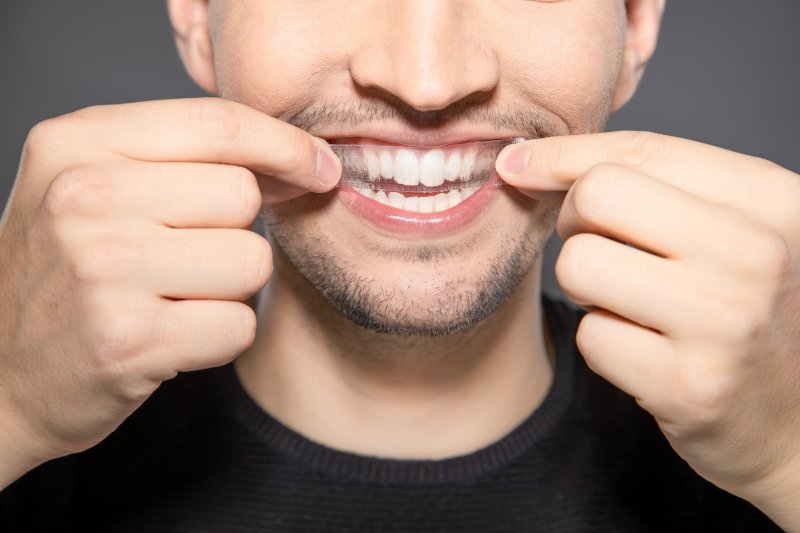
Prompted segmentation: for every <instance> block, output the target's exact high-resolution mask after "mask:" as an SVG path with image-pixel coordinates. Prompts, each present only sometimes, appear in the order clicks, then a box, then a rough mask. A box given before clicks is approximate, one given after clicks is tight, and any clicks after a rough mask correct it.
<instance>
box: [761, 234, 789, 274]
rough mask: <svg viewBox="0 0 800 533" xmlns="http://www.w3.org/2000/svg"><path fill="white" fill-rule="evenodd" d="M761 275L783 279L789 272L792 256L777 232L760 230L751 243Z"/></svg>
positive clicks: (786, 244)
mask: <svg viewBox="0 0 800 533" xmlns="http://www.w3.org/2000/svg"><path fill="white" fill-rule="evenodd" d="M751 246H752V249H753V255H754V256H755V258H756V259H757V261H758V263H759V267H760V271H761V273H762V274H764V275H766V276H767V277H768V278H769V279H784V278H785V277H786V276H787V275H788V274H789V273H790V271H791V263H792V255H791V249H790V247H789V244H788V243H787V242H786V239H784V238H783V236H781V235H780V234H779V233H778V232H776V231H773V230H771V229H766V228H764V229H760V230H759V231H758V235H757V236H756V237H755V238H754V239H753V240H752V243H751Z"/></svg>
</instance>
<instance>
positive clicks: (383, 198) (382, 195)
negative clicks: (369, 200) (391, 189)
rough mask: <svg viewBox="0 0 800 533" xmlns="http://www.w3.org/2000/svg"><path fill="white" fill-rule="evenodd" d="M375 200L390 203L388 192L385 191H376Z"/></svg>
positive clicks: (385, 203)
mask: <svg viewBox="0 0 800 533" xmlns="http://www.w3.org/2000/svg"><path fill="white" fill-rule="evenodd" d="M375 201H376V202H380V203H382V204H383V205H389V198H388V197H387V196H386V193H385V192H383V191H378V192H376V193H375Z"/></svg>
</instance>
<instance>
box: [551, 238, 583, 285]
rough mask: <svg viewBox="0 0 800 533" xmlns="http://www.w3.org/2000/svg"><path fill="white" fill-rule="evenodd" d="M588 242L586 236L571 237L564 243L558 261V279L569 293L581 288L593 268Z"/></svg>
mask: <svg viewBox="0 0 800 533" xmlns="http://www.w3.org/2000/svg"><path fill="white" fill-rule="evenodd" d="M588 241H589V236H588V235H586V234H578V235H575V236H574V237H570V238H569V239H567V240H566V241H565V242H564V245H563V246H562V248H561V253H560V254H559V256H558V259H557V260H556V266H555V273H556V278H557V279H558V282H559V284H560V285H561V288H563V289H564V291H565V292H567V293H570V292H572V291H573V290H574V289H576V288H577V287H578V286H579V284H580V281H581V279H583V277H585V276H586V271H587V269H590V268H591V265H590V264H589V261H588V260H587V251H586V247H587V245H588V244H589V242H588Z"/></svg>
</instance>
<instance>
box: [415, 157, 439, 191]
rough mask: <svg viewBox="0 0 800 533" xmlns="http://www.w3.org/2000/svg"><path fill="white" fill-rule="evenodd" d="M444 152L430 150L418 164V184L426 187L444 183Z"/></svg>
mask: <svg viewBox="0 0 800 533" xmlns="http://www.w3.org/2000/svg"><path fill="white" fill-rule="evenodd" d="M444 165H445V163H444V152H442V151H441V150H431V151H430V152H427V153H426V154H425V155H423V156H422V159H420V162H419V182H420V183H422V184H423V185H426V186H428V187H436V186H438V185H441V184H442V183H444Z"/></svg>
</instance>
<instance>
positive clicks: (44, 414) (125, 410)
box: [0, 99, 340, 488]
mask: <svg viewBox="0 0 800 533" xmlns="http://www.w3.org/2000/svg"><path fill="white" fill-rule="evenodd" d="M339 172H340V166H339V163H338V160H337V159H336V157H335V156H334V155H333V152H331V151H330V150H329V148H327V147H326V144H325V143H324V141H322V140H319V139H315V138H313V137H311V136H310V135H308V134H307V133H306V132H304V131H302V130H300V129H297V128H295V127H293V126H290V125H288V124H286V123H283V122H281V121H279V120H277V119H274V118H272V117H269V116H267V115H264V114H262V113H259V112H257V111H255V110H253V109H250V108H248V107H246V106H243V105H240V104H235V103H232V102H226V101H223V100H218V99H198V100H182V101H181V100H176V101H162V102H148V103H140V104H129V105H121V106H108V107H96V108H90V109H86V110H83V111H79V112H76V113H73V114H70V115H66V116H64V117H60V118H56V119H51V120H48V121H46V122H44V123H42V124H40V125H38V126H36V127H35V128H34V129H33V130H32V132H31V134H30V136H29V137H28V141H27V143H26V145H25V150H24V154H23V158H22V164H21V167H20V171H19V175H18V177H17V182H16V185H15V190H14V193H13V196H12V199H11V201H10V203H9V205H8V207H7V211H6V213H5V216H4V221H3V223H2V225H0V272H2V275H1V276H0V293H2V294H3V305H2V312H1V313H0V488H2V487H4V486H5V485H7V484H8V483H10V482H11V481H13V480H14V479H15V478H16V477H18V476H19V475H21V474H23V473H24V472H25V471H27V470H29V469H30V468H32V467H34V466H36V465H37V464H39V463H41V462H44V461H46V460H48V459H51V458H55V457H58V456H62V455H66V454H69V453H72V452H77V451H81V450H84V449H86V448H88V447H91V446H93V445H94V444H96V443H98V442H99V441H101V440H102V439H103V438H105V437H106V436H107V435H108V434H109V433H111V432H112V431H113V430H114V429H115V428H116V427H117V426H118V425H119V424H120V423H121V422H122V421H123V420H124V419H125V418H126V417H127V416H128V415H130V414H131V413H132V412H133V411H134V410H135V409H136V408H137V407H139V406H140V405H141V404H142V402H144V400H145V399H147V398H148V397H149V396H150V395H151V394H152V393H153V392H154V391H155V390H156V388H157V387H158V386H159V385H160V384H161V383H162V382H163V381H165V380H168V379H171V378H172V377H174V376H175V375H176V374H177V373H178V372H182V371H189V370H195V369H201V368H207V367H212V366H217V365H222V364H224V363H226V362H229V361H231V360H232V359H233V358H235V356H236V355H238V354H239V353H240V352H241V351H243V350H244V349H245V348H247V347H248V346H249V345H250V343H251V342H252V341H253V339H254V335H255V322H256V321H255V315H254V313H253V311H252V310H251V309H250V307H248V306H247V305H245V304H244V303H242V302H243V301H244V300H246V299H247V298H248V297H250V296H251V295H253V294H254V293H255V292H257V291H258V290H259V289H260V288H261V287H262V286H263V285H264V284H265V283H266V282H267V280H268V279H269V277H270V274H271V269H272V258H271V251H270V247H269V245H268V243H267V241H266V240H265V239H263V238H262V237H260V236H259V235H257V234H256V233H254V232H252V231H249V228H250V226H251V224H252V222H253V220H254V219H255V217H256V216H257V215H258V213H259V211H260V208H261V206H262V201H267V202H275V201H280V200H285V199H288V198H292V197H295V196H298V195H300V194H305V193H307V192H309V191H313V192H324V191H327V190H329V189H331V188H332V187H333V186H334V184H335V182H336V181H338V178H339ZM254 173H258V175H259V177H258V178H257V177H256V174H254Z"/></svg>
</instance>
